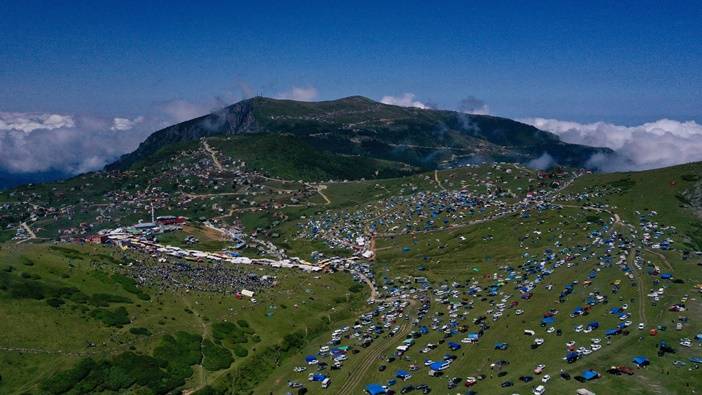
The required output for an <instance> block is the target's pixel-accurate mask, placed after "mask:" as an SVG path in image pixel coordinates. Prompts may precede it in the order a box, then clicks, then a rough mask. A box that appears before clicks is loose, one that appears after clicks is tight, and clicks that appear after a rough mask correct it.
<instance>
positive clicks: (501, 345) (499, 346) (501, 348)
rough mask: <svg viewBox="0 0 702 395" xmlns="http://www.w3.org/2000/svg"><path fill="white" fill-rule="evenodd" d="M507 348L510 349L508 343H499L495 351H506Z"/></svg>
mask: <svg viewBox="0 0 702 395" xmlns="http://www.w3.org/2000/svg"><path fill="white" fill-rule="evenodd" d="M507 347H509V346H508V345H507V343H497V344H495V350H506V349H507Z"/></svg>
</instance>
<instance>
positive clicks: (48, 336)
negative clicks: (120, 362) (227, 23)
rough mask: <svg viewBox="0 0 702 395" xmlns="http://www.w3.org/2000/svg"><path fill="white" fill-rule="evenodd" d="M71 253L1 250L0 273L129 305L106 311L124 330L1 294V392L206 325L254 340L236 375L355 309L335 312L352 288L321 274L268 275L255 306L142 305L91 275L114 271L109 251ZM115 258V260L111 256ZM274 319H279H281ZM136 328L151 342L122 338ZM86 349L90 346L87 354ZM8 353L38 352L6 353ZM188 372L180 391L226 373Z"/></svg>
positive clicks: (194, 300) (189, 299) (182, 298)
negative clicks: (123, 316)
mask: <svg viewBox="0 0 702 395" xmlns="http://www.w3.org/2000/svg"><path fill="white" fill-rule="evenodd" d="M70 248H72V249H74V250H77V252H75V253H69V255H68V256H66V255H65V254H64V253H62V252H59V251H55V250H52V249H50V248H48V246H47V245H36V246H29V245H26V246H22V247H15V246H8V245H4V246H3V248H2V250H0V262H2V268H3V269H5V268H6V267H8V266H13V267H14V268H15V271H14V272H13V273H20V272H26V273H29V274H31V275H35V276H39V277H40V278H39V280H37V281H40V282H41V283H43V284H56V285H57V286H59V285H60V286H73V287H76V288H78V289H79V290H80V291H81V292H83V293H85V294H87V295H92V294H95V293H109V294H113V295H119V296H122V297H125V298H130V299H131V300H132V303H129V304H111V306H110V307H111V308H114V307H116V306H125V307H126V308H127V310H128V312H129V318H130V320H131V323H130V324H128V325H125V326H124V327H122V328H119V327H108V326H106V325H105V324H103V323H102V322H100V321H98V320H95V319H92V318H90V317H89V314H86V313H80V312H79V311H78V310H74V307H73V306H74V305H75V306H78V305H76V304H74V303H71V302H68V303H66V304H65V305H63V306H61V307H59V308H58V309H56V308H53V307H50V306H49V305H48V304H47V303H46V300H33V299H16V298H11V297H10V296H9V294H8V293H6V291H5V292H0V299H1V300H3V302H2V303H0V311H1V313H2V315H3V317H12V319H5V320H2V322H1V323H0V333H1V334H0V347H3V348H4V349H3V351H2V352H0V366H1V368H0V375H2V378H3V381H2V382H0V392H2V393H8V394H14V393H21V392H23V391H33V389H36V386H37V384H39V383H40V382H42V381H44V380H45V379H47V378H48V377H50V376H51V375H52V374H54V373H56V372H57V371H60V370H63V369H67V368H69V367H71V366H72V365H73V364H75V363H76V362H77V361H78V360H79V359H80V358H82V357H85V356H93V357H94V358H95V359H97V360H100V359H102V358H105V357H107V356H109V355H115V354H118V353H121V352H124V351H128V350H134V351H136V352H138V353H144V354H146V355H149V354H150V353H151V352H152V351H153V349H154V347H155V345H156V344H157V343H158V342H159V341H160V338H161V337H162V336H163V335H166V334H174V333H176V332H177V331H185V332H188V333H192V334H196V335H203V336H204V337H205V338H212V332H211V331H212V329H211V328H212V324H213V323H216V322H221V321H227V320H229V321H236V320H241V319H244V320H246V321H248V322H249V324H250V326H251V328H252V329H253V330H254V331H255V333H256V334H257V335H258V336H260V338H261V342H260V343H257V344H252V343H250V342H249V343H248V344H246V345H245V346H246V348H248V351H249V357H246V358H238V357H235V362H234V365H233V366H232V369H236V368H238V367H240V366H244V365H245V364H246V361H247V360H248V359H250V358H251V357H253V356H255V355H256V350H262V349H265V348H266V347H268V346H270V345H273V344H277V343H278V342H279V341H280V339H281V338H282V337H283V336H284V335H286V334H288V333H291V332H294V331H296V330H303V331H304V330H305V329H306V327H307V325H314V323H315V322H317V321H318V320H319V319H320V318H324V317H329V313H330V312H333V309H334V308H340V307H343V308H345V309H349V311H351V310H352V309H353V303H357V302H353V303H351V304H345V303H342V304H341V305H340V304H338V301H337V300H336V297H337V295H339V294H345V293H346V292H347V290H348V288H349V286H350V285H351V284H352V283H351V281H350V279H349V278H348V277H347V276H345V275H343V274H340V275H324V276H322V277H321V278H318V279H314V278H311V277H309V276H306V275H303V274H302V273H298V272H293V271H270V274H273V275H276V276H278V279H279V284H278V286H277V287H275V288H274V289H270V290H265V291H262V292H261V293H259V294H258V295H257V299H258V301H259V302H258V303H257V304H252V303H251V302H249V301H247V300H236V299H235V298H233V297H232V296H223V295H216V294H199V293H183V292H168V291H167V292H163V293H162V292H159V290H158V289H146V291H147V292H148V293H150V294H151V296H152V298H151V300H149V301H143V300H140V299H138V298H137V297H135V295H133V294H130V293H128V292H126V291H125V290H124V289H123V288H122V287H121V286H119V285H118V284H116V283H114V282H113V281H111V280H110V278H109V276H107V275H105V274H101V273H99V272H97V271H96V270H95V266H94V264H93V263H92V262H100V264H101V266H103V268H102V270H103V271H104V273H107V274H109V273H110V272H112V271H113V270H115V269H116V267H115V266H114V265H115V263H114V261H113V260H112V258H109V259H108V258H107V257H111V256H113V255H114V253H115V251H114V250H111V249H105V248H96V247H91V246H85V247H77V246H71V247H70ZM114 256H116V257H117V258H119V259H121V258H120V257H119V256H118V255H114ZM25 258H29V259H31V261H32V262H33V263H34V264H33V265H32V266H27V265H26V264H23V263H22V262H24V260H25ZM130 259H134V258H130ZM254 270H257V269H254ZM261 270H263V269H261ZM264 272H268V271H264ZM301 286H302V287H303V288H302V290H301ZM358 298H359V299H358V300H362V299H363V296H362V295H358ZM88 306H89V305H88ZM344 306H346V307H344ZM90 308H92V307H90ZM279 317H285V319H284V320H280V319H278V318H279ZM303 318H304V319H303ZM27 323H31V325H27ZM136 327H139V328H142V327H143V328H147V329H148V330H149V331H150V332H151V336H148V337H144V336H139V335H133V334H131V333H129V328H136ZM88 343H94V344H95V347H88ZM7 348H13V349H16V348H29V349H34V350H37V351H35V352H19V351H8V350H6V349H7ZM195 372H196V374H195V375H194V376H193V377H192V378H191V379H189V380H188V383H187V384H186V387H190V388H193V387H195V388H197V387H200V386H201V385H203V384H204V383H203V381H204V380H207V383H213V382H216V381H217V380H218V379H221V378H223V377H224V375H225V373H226V371H224V370H222V371H218V372H209V373H208V372H204V373H202V369H201V368H199V367H198V366H195Z"/></svg>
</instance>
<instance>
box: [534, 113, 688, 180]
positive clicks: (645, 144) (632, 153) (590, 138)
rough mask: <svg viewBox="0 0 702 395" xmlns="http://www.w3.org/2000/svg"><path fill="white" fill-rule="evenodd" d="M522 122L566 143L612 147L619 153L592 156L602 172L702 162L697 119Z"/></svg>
mask: <svg viewBox="0 0 702 395" xmlns="http://www.w3.org/2000/svg"><path fill="white" fill-rule="evenodd" d="M520 121H521V122H524V123H527V124H530V125H533V126H535V127H537V128H539V129H542V130H546V131H549V132H552V133H555V134H557V135H558V136H560V138H561V139H562V140H563V141H565V142H567V143H575V144H583V145H589V146H595V147H608V148H611V149H612V150H614V151H615V152H616V153H617V155H601V154H600V155H595V156H593V157H592V158H591V159H590V165H592V166H593V167H596V168H598V169H601V170H603V171H620V170H645V169H653V168H659V167H666V166H672V165H677V164H681V163H688V162H696V161H702V125H700V124H698V123H696V122H695V121H687V122H680V121H675V120H671V119H660V120H658V121H655V122H649V123H644V124H641V125H638V126H622V125H615V124H611V123H606V122H595V123H588V124H582V123H577V122H568V121H561V120H557V119H545V118H529V119H521V120H520Z"/></svg>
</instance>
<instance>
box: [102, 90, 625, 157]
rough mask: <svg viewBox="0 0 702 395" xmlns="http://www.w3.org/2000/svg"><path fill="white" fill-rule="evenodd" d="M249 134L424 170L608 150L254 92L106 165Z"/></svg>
mask: <svg viewBox="0 0 702 395" xmlns="http://www.w3.org/2000/svg"><path fill="white" fill-rule="evenodd" d="M255 133H273V134H286V135H291V136H294V137H295V138H296V139H297V142H298V144H308V145H310V146H312V147H314V148H316V149H319V150H323V151H327V152H330V153H336V154H344V155H354V156H361V157H367V158H374V159H380V160H389V161H396V162H402V163H405V164H408V165H411V166H419V167H423V168H428V169H435V168H441V167H448V166H451V165H455V164H461V163H473V162H484V161H491V160H494V161H508V162H527V161H529V160H532V159H535V158H538V157H539V156H541V155H542V154H544V153H549V154H550V155H551V156H552V157H553V158H554V159H555V160H556V161H557V162H558V163H560V164H561V165H567V166H584V165H585V164H586V162H587V161H588V159H590V157H591V156H592V155H593V154H595V153H606V152H611V151H609V150H608V149H605V148H592V147H586V146H580V145H574V144H566V143H563V142H561V141H559V139H558V137H557V136H555V135H553V134H551V133H548V132H544V131H541V130H539V129H536V128H534V127H533V126H529V125H525V124H523V123H519V122H516V121H512V120H510V119H506V118H499V117H491V116H484V115H469V114H463V113H457V112H453V111H438V110H423V109H417V108H406V107H398V106H391V105H386V104H382V103H378V102H375V101H372V100H370V99H367V98H364V97H360V96H353V97H348V98H344V99H339V100H333V101H325V102H297V101H292V100H276V99H270V98H264V97H255V98H252V99H248V100H244V101H241V102H239V103H236V104H234V105H231V106H229V107H225V108H223V109H221V110H218V111H215V112H213V113H212V114H209V115H205V116H203V117H200V118H196V119H193V120H190V121H186V122H183V123H180V124H177V125H173V126H170V127H168V128H165V129H162V130H159V131H157V132H155V133H154V134H152V135H151V136H149V138H147V139H146V141H144V142H143V143H142V144H141V145H140V146H139V148H138V149H137V150H136V151H135V152H133V153H130V154H127V155H124V156H123V157H122V158H121V159H120V160H119V161H117V162H116V163H114V164H112V165H109V166H107V169H109V170H115V169H123V170H124V169H128V168H130V166H132V165H134V164H135V163H137V162H140V161H144V160H147V158H149V157H150V156H151V155H152V154H154V153H156V152H157V151H159V150H160V149H161V148H162V147H165V146H168V145H171V144H175V143H182V142H187V141H194V140H198V139H200V138H203V137H212V136H227V135H242V134H255Z"/></svg>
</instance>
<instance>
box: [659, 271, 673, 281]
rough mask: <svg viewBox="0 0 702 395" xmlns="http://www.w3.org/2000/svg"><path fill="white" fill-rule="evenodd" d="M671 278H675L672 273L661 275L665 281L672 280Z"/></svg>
mask: <svg viewBox="0 0 702 395" xmlns="http://www.w3.org/2000/svg"><path fill="white" fill-rule="evenodd" d="M671 278H673V275H672V274H670V273H662V274H661V279H663V280H670V279H671Z"/></svg>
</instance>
